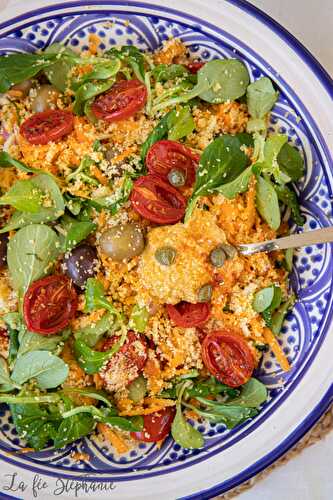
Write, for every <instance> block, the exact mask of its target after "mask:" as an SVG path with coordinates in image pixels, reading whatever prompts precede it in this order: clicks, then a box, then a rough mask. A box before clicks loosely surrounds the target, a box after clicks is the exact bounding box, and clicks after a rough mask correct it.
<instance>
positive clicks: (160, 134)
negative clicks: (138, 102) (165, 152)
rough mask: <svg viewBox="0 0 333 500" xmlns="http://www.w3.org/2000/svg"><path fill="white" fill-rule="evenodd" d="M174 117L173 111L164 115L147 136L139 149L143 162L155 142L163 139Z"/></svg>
mask: <svg viewBox="0 0 333 500" xmlns="http://www.w3.org/2000/svg"><path fill="white" fill-rule="evenodd" d="M174 116H175V110H171V111H169V112H168V113H167V114H166V115H164V116H163V118H161V120H160V122H159V123H158V124H157V125H156V127H155V128H154V129H153V130H152V132H150V134H149V136H148V137H147V139H146V140H145V142H144V143H143V144H142V147H141V160H142V161H143V163H144V162H145V159H146V156H147V153H148V151H149V149H150V148H151V147H152V145H153V144H155V142H157V141H160V140H162V139H164V138H165V137H166V136H167V134H168V131H169V124H170V123H171V122H173V120H174Z"/></svg>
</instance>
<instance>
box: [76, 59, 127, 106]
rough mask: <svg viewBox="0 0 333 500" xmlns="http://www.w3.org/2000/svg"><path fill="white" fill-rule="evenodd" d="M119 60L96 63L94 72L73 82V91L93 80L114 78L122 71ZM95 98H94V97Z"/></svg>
mask: <svg viewBox="0 0 333 500" xmlns="http://www.w3.org/2000/svg"><path fill="white" fill-rule="evenodd" d="M120 65H121V64H120V61H119V59H111V60H107V61H103V62H101V63H96V64H95V65H94V66H93V69H92V71H90V72H89V73H85V74H84V75H83V76H82V77H81V78H79V79H77V80H72V82H71V87H72V89H73V90H77V89H78V88H79V87H80V86H81V85H83V84H84V83H86V82H89V81H93V80H109V79H110V78H111V77H114V76H115V75H116V74H117V73H118V71H119V69H120ZM92 97H93V96H92Z"/></svg>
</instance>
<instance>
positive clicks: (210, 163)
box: [185, 135, 247, 220]
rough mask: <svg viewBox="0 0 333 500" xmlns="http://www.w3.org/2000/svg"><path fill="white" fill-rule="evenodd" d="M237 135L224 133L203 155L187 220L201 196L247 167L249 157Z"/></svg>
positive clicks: (229, 180)
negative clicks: (242, 148)
mask: <svg viewBox="0 0 333 500" xmlns="http://www.w3.org/2000/svg"><path fill="white" fill-rule="evenodd" d="M240 147H241V143H240V141H239V139H238V138H237V137H233V136H231V135H223V136H221V137H218V138H217V139H215V140H214V141H213V142H211V143H210V144H209V145H208V146H207V147H206V149H205V150H204V152H203V153H202V155H201V158H200V163H199V167H198V170H197V172H196V180H195V185H194V190H193V194H192V196H191V198H190V200H189V202H188V206H187V209H186V215H185V220H187V219H188V218H189V216H190V215H191V213H192V211H193V209H194V207H195V204H196V202H197V199H198V198H199V197H200V196H207V195H211V194H214V193H215V192H217V191H218V190H219V188H220V187H221V185H225V184H228V183H229V182H232V181H234V180H235V179H236V178H237V177H238V176H239V175H240V174H241V173H242V172H243V171H244V169H245V168H246V165H247V157H246V155H245V153H244V152H243V151H242V150H241V149H240Z"/></svg>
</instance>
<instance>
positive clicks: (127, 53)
mask: <svg viewBox="0 0 333 500" xmlns="http://www.w3.org/2000/svg"><path fill="white" fill-rule="evenodd" d="M104 55H105V56H109V57H116V58H118V59H120V60H121V61H123V63H124V64H127V65H129V66H130V67H131V68H132V70H133V72H134V75H135V76H136V78H138V79H139V80H141V81H142V82H143V83H144V82H145V68H144V55H143V54H142V52H140V50H139V49H137V48H136V47H134V46H133V45H123V46H122V47H121V48H119V49H118V48H117V47H112V48H111V49H110V50H108V51H107V52H105V53H104Z"/></svg>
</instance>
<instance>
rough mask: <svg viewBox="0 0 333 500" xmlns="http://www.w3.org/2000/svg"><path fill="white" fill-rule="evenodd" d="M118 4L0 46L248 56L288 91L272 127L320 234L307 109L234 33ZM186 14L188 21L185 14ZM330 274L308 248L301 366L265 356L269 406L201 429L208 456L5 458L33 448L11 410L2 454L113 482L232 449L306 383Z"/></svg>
mask: <svg viewBox="0 0 333 500" xmlns="http://www.w3.org/2000/svg"><path fill="white" fill-rule="evenodd" d="M110 3H111V2H110ZM113 8H115V4H113V6H110V10H111V14H110V12H102V11H99V12H91V13H89V14H84V15H82V14H78V13H73V14H71V15H66V16H54V17H53V18H52V20H50V19H47V20H45V21H44V20H41V21H40V22H38V23H37V24H36V23H35V24H32V23H31V24H29V22H25V23H24V25H22V27H20V28H16V29H15V31H13V30H12V31H9V32H7V34H6V36H5V37H4V38H2V39H0V50H1V51H2V53H7V52H21V51H34V50H36V49H39V48H43V47H46V46H47V45H49V44H50V43H54V42H62V43H65V44H67V45H69V46H71V47H72V48H73V49H74V50H75V49H77V50H84V49H85V48H87V44H88V37H89V34H91V33H96V34H97V35H98V36H99V38H100V40H101V42H100V48H101V49H102V50H104V49H105V48H107V47H109V46H110V45H114V44H115V43H116V44H134V45H136V46H138V47H139V48H141V49H142V50H147V49H150V50H154V49H156V48H157V47H158V46H159V45H160V44H161V43H162V42H163V41H164V40H167V39H168V38H169V37H170V36H179V37H180V38H181V39H182V40H183V41H184V43H185V44H186V45H187V46H188V47H189V50H190V52H191V53H192V54H193V56H195V57H199V58H201V59H203V60H209V59H212V58H214V57H237V58H240V59H242V60H243V61H244V63H245V64H246V65H247V67H248V69H249V72H250V74H251V76H252V78H258V77H260V76H262V75H266V74H267V75H268V76H270V77H271V78H273V80H274V81H275V83H276V84H277V86H278V87H279V89H280V98H279V102H278V104H277V106H276V107H275V109H274V113H273V114H272V123H271V127H272V128H274V129H277V130H279V131H281V132H283V133H287V134H288V137H289V140H290V142H291V143H293V144H295V145H296V146H298V147H299V148H300V149H301V151H302V153H303V155H304V159H305V162H306V166H307V173H306V176H305V178H304V180H303V181H302V182H301V183H299V185H298V186H297V189H298V190H299V193H300V200H301V204H302V211H303V214H304V215H305V216H306V220H307V224H306V226H305V228H304V229H305V230H306V229H314V228H316V227H322V226H327V225H330V224H331V223H332V204H331V199H332V193H331V190H330V187H329V186H330V185H332V182H330V179H329V175H330V174H329V169H328V168H327V163H328V162H329V159H328V158H325V157H324V156H323V154H322V153H321V151H320V150H319V148H318V147H317V146H316V144H317V142H322V139H321V138H320V137H319V136H318V135H313V133H312V132H311V130H310V128H309V125H308V124H309V123H311V121H310V117H309V116H308V114H307V112H306V109H305V108H304V107H303V106H302V105H301V104H300V103H299V101H298V100H297V97H296V96H294V95H293V93H292V92H291V90H290V89H289V88H288V86H287V85H286V84H285V82H284V81H283V80H282V78H281V77H280V76H279V75H277V74H275V73H274V71H273V70H272V68H270V67H269V66H268V65H267V64H266V63H265V62H264V61H262V60H261V59H260V57H259V56H257V55H256V54H254V53H253V52H252V51H251V50H250V49H248V48H247V47H245V46H243V45H242V44H241V42H240V41H239V40H235V39H234V38H233V37H232V36H231V35H229V34H228V33H225V32H222V31H221V30H217V29H216V33H214V35H212V34H211V33H209V34H208V33H206V32H205V25H204V23H202V24H201V26H198V25H195V24H193V22H191V23H187V22H185V20H184V22H176V21H174V20H170V19H168V16H167V14H165V12H164V13H163V15H162V14H161V16H142V15H140V13H139V12H138V11H137V10H136V8H135V5H134V4H133V6H131V7H129V11H130V12H131V13H130V14H126V15H125V14H123V13H117V14H115V15H113V14H112V10H113ZM164 10H166V9H164ZM179 17H180V19H181V18H182V16H181V14H180V15H179ZM207 31H208V30H207ZM312 128H313V127H312ZM316 133H317V132H316ZM331 268H332V247H331V246H330V245H326V246H323V245H318V246H314V247H309V248H305V249H303V250H302V251H300V252H298V253H297V255H296V256H295V270H294V272H293V276H292V284H293V287H294V289H295V291H296V292H297V294H298V296H299V299H300V300H299V302H298V303H297V304H296V306H295V308H294V310H293V312H292V313H290V314H289V316H288V318H287V321H286V324H285V326H284V328H283V332H282V335H281V339H280V342H281V345H282V346H283V349H284V351H285V353H286V354H287V355H288V357H289V359H290V361H291V363H292V364H293V369H292V370H291V372H289V373H288V374H285V373H282V372H281V370H280V368H279V366H278V365H277V364H276V362H275V358H274V356H273V355H272V354H267V355H265V357H264V359H263V362H262V364H261V367H260V369H259V370H258V375H259V377H260V378H261V380H263V381H264V382H265V383H266V384H267V385H268V387H269V389H270V400H269V401H268V402H267V403H265V405H264V407H263V410H262V412H261V414H260V415H259V416H258V417H257V418H256V419H255V420H253V421H251V422H247V423H244V424H243V425H242V426H240V427H238V428H237V429H234V430H232V431H227V430H226V429H225V427H224V426H222V425H216V424H215V425H214V424H211V425H208V424H200V425H199V426H198V428H199V430H200V431H202V432H203V433H204V435H205V439H206V446H205V449H204V450H192V451H190V450H183V449H181V448H180V447H179V445H177V444H175V443H174V442H173V441H172V440H171V439H170V438H169V439H168V440H167V441H166V442H165V443H164V445H163V447H162V448H161V449H160V450H158V449H157V448H156V447H155V446H153V445H148V444H145V443H142V444H140V445H139V446H138V448H137V449H136V450H132V451H131V452H129V453H128V455H126V456H123V457H120V458H119V457H117V456H114V455H113V453H112V450H111V449H110V448H109V447H108V446H106V445H104V444H101V443H100V442H99V441H98V439H97V438H92V439H83V440H81V441H80V442H78V443H76V444H74V445H73V446H70V447H67V448H65V449H64V450H60V451H59V450H57V451H53V450H46V451H43V452H39V453H31V454H25V455H24V456H21V457H19V458H15V459H14V458H11V459H8V457H7V456H5V455H4V453H8V452H13V451H15V450H17V449H18V448H20V447H21V446H24V442H23V441H21V440H19V439H18V437H17V435H16V431H15V429H14V428H13V425H12V421H11V417H10V415H9V412H8V411H6V409H5V408H3V409H2V412H1V413H0V416H1V418H2V420H1V422H2V426H1V443H0V455H1V456H2V457H3V458H4V459H5V460H9V461H11V462H12V463H17V464H20V466H26V467H29V468H30V469H33V470H36V471H43V470H44V471H46V470H47V472H48V473H51V474H54V475H59V474H60V471H61V474H62V475H64V476H66V477H69V476H73V477H75V476H76V475H77V474H82V472H84V473H86V474H88V475H89V474H91V475H92V476H96V475H98V474H103V479H104V480H105V474H106V473H107V474H108V476H109V477H110V479H112V480H115V479H119V480H130V479H135V478H137V477H144V476H149V475H154V474H159V473H167V472H169V471H171V470H175V469H177V468H181V467H184V466H188V465H191V464H192V463H195V462H197V461H201V460H204V459H205V458H206V457H208V456H210V455H211V454H215V453H217V452H219V451H221V450H222V449H225V448H227V447H229V446H232V444H233V443H234V442H236V441H237V440H239V439H241V438H242V436H243V435H247V434H249V433H250V432H251V429H253V428H255V427H257V426H258V425H260V422H261V421H263V420H264V419H266V418H267V417H268V416H269V415H270V414H271V413H272V412H273V411H274V409H275V408H276V407H277V406H279V405H280V404H282V402H283V401H284V400H285V399H286V398H287V397H288V391H286V390H285V388H288V389H289V390H292V388H293V387H294V386H295V385H296V384H297V383H298V381H299V380H300V378H301V373H302V371H303V370H304V367H305V365H306V363H307V362H308V361H309V360H310V359H311V358H312V356H313V354H314V352H315V351H316V349H318V346H319V344H320V341H321V339H322V337H323V335H324V326H325V323H326V321H327V319H328V316H329V315H330V314H331V308H332V293H331V282H330V273H329V272H328V270H329V269H331ZM281 381H282V382H283V386H281ZM196 425H197V424H196ZM72 451H82V452H85V453H88V455H89V456H90V457H91V459H90V462H89V464H87V463H82V464H78V463H75V462H73V461H72V459H71V453H72ZM198 455H199V456H198Z"/></svg>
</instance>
